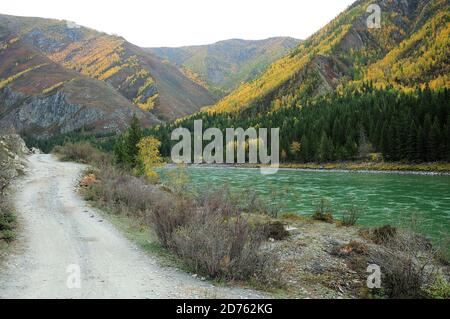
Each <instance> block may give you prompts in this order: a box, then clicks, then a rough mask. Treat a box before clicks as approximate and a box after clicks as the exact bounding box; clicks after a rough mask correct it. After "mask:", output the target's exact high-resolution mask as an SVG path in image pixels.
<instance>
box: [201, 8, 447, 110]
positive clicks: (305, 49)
mask: <svg viewBox="0 0 450 319" xmlns="http://www.w3.org/2000/svg"><path fill="white" fill-rule="evenodd" d="M370 4H372V1H370V0H359V1H357V2H355V3H354V4H353V5H352V6H350V7H349V8H348V9H347V10H346V11H345V12H343V13H342V14H340V15H339V16H338V17H337V18H335V19H334V20H333V21H332V22H330V23H329V24H328V25H327V26H325V27H324V28H323V29H321V30H320V31H318V32H317V33H315V34H314V35H313V36H311V37H310V38H309V39H307V40H306V41H304V42H302V43H301V44H300V45H299V46H298V47H297V48H296V49H295V50H294V51H293V52H292V53H291V54H290V55H288V56H286V57H284V58H282V59H280V60H278V61H276V62H275V63H273V64H272V65H271V66H270V67H269V68H268V70H267V71H266V72H265V73H264V74H263V75H261V76H260V77H259V78H257V79H256V80H254V81H253V82H251V83H247V84H243V85H242V86H240V87H239V88H238V89H236V90H235V91H234V92H233V93H231V94H230V95H229V96H227V97H225V98H224V99H222V100H221V101H220V102H218V103H217V104H216V105H215V106H213V107H211V108H209V110H210V111H213V112H235V111H239V110H243V109H247V110H253V112H258V111H268V110H273V109H277V108H279V107H285V106H290V105H298V104H299V103H300V100H301V99H303V98H305V97H308V98H310V97H314V96H317V95H322V94H324V93H326V92H330V91H333V90H335V89H338V88H342V87H345V86H347V85H361V84H362V83H363V82H364V81H373V82H374V84H375V85H376V87H379V88H382V87H385V86H386V85H388V84H389V85H392V86H394V87H395V88H398V89H402V90H411V89H412V88H414V87H415V86H421V85H422V86H423V85H424V84H429V86H430V87H431V88H438V87H449V86H450V79H449V74H450V73H449V54H448V52H449V45H450V44H449V43H450V42H449V29H450V27H449V17H450V11H449V1H448V0H420V1H419V0H410V1H402V0H383V1H379V2H378V5H379V6H380V7H381V12H382V15H381V28H368V26H367V19H368V18H369V13H367V12H366V11H367V8H368V7H369V5H370Z"/></svg>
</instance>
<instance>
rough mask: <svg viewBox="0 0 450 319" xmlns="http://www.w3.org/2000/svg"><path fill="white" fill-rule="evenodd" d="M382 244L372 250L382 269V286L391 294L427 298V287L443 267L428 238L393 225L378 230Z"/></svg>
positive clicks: (374, 260)
mask: <svg viewBox="0 0 450 319" xmlns="http://www.w3.org/2000/svg"><path fill="white" fill-rule="evenodd" d="M373 234H376V237H375V238H376V240H377V241H378V243H379V245H380V246H378V248H377V249H375V250H373V251H372V252H371V253H370V262H371V263H374V264H377V265H378V266H380V268H381V273H382V288H383V291H384V292H385V293H386V294H387V296H388V297H390V298H394V299H398V298H401V299H403V298H425V297H427V294H426V292H425V288H426V287H428V286H429V285H430V284H431V283H432V282H433V281H434V279H435V278H436V274H437V272H438V270H439V268H440V265H439V262H438V261H437V259H436V255H435V251H434V249H433V248H432V245H431V243H430V241H429V240H428V239H426V238H425V237H423V236H421V235H418V234H415V233H412V232H409V231H400V230H397V229H396V228H393V227H390V226H389V227H387V226H385V227H381V228H378V229H375V230H374V232H373Z"/></svg>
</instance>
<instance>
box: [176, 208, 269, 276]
mask: <svg viewBox="0 0 450 319" xmlns="http://www.w3.org/2000/svg"><path fill="white" fill-rule="evenodd" d="M174 243H175V248H176V251H177V253H178V254H179V255H180V256H181V257H182V258H183V259H184V260H185V262H186V263H187V264H188V265H189V266H190V267H191V268H193V269H194V270H195V271H196V272H198V273H201V274H204V275H206V276H208V277H211V278H220V279H233V280H246V279H257V280H260V281H268V280H272V279H274V275H273V274H274V269H275V267H274V263H275V259H274V258H272V256H270V255H269V253H268V252H264V251H263V250H262V249H261V247H262V243H263V238H262V234H260V233H258V232H257V231H256V230H255V229H254V228H252V227H251V226H250V225H249V224H248V222H247V221H246V220H245V218H242V217H241V216H238V217H233V218H224V216H222V215H221V214H220V213H218V212H211V211H209V212H201V213H197V214H195V216H194V217H193V218H192V219H191V220H190V222H189V224H187V225H185V226H183V227H180V228H178V229H177V230H176V232H175V234H174Z"/></svg>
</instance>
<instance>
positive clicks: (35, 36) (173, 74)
mask: <svg viewBox="0 0 450 319" xmlns="http://www.w3.org/2000/svg"><path fill="white" fill-rule="evenodd" d="M0 25H4V26H5V27H7V28H8V29H10V30H13V31H14V32H15V33H16V34H17V37H18V38H19V39H21V40H23V41H24V42H26V43H28V44H30V45H32V46H33V47H35V48H37V49H38V50H39V51H41V52H42V53H43V54H45V55H46V56H47V57H48V58H50V59H51V60H52V61H54V62H57V63H59V64H61V65H63V66H64V67H66V68H68V69H71V70H74V71H77V72H80V73H81V74H83V75H86V76H89V77H91V78H95V79H98V80H101V81H104V82H106V83H107V84H108V85H109V86H111V87H112V88H114V89H115V90H116V91H118V92H119V93H120V94H122V95H123V96H124V97H125V98H127V99H128V100H129V101H130V102H132V103H134V104H136V105H138V106H139V107H140V108H142V109H143V110H146V111H151V112H152V113H154V114H156V115H157V116H158V117H160V118H162V119H174V118H177V117H180V116H185V115H188V114H191V113H193V112H195V111H198V110H199V109H200V108H201V107H202V106H205V105H209V104H211V103H214V102H215V101H216V97H215V96H214V95H213V94H212V93H211V92H209V91H208V90H207V89H205V88H204V87H202V86H201V85H198V84H197V83H195V82H194V81H192V80H190V79H189V78H188V77H186V76H185V75H184V74H183V73H182V72H180V71H179V70H178V68H176V67H174V66H171V65H169V64H167V63H163V61H161V60H160V59H158V58H157V57H155V56H154V55H152V54H150V53H148V52H145V51H144V50H142V49H141V48H139V47H137V46H134V45H132V44H131V43H129V42H127V41H126V40H125V39H123V38H121V37H117V36H111V35H108V34H105V33H101V32H97V31H95V30H91V29H88V28H84V27H81V26H77V25H75V24H73V23H70V22H67V21H59V20H51V19H41V18H22V17H12V16H0Z"/></svg>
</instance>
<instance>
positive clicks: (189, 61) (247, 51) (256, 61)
mask: <svg viewBox="0 0 450 319" xmlns="http://www.w3.org/2000/svg"><path fill="white" fill-rule="evenodd" d="M299 42H300V41H299V40H297V39H293V38H288V37H276V38H269V39H265V40H257V41H248V40H241V39H231V40H226V41H220V42H217V43H214V44H210V45H198V46H186V47H179V48H149V49H148V51H149V52H152V53H154V54H155V55H157V56H159V57H161V58H163V59H166V60H169V61H170V62H172V63H174V64H176V65H177V66H179V67H181V68H182V70H184V72H187V73H188V74H192V72H194V74H197V75H199V76H200V79H202V80H204V81H205V82H206V84H207V85H208V86H210V87H215V88H218V89H220V90H222V91H224V92H229V91H230V90H233V89H235V88H236V87H237V86H238V85H239V84H241V83H242V82H248V81H250V80H253V79H254V78H256V77H257V76H258V75H260V74H261V73H262V72H264V71H265V69H266V68H267V66H268V65H270V64H271V63H272V62H274V61H275V60H277V59H279V58H281V57H282V56H283V55H285V54H287V53H288V51H289V50H291V49H292V48H294V47H295V46H297V45H298V43H299ZM194 76H195V75H194Z"/></svg>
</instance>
